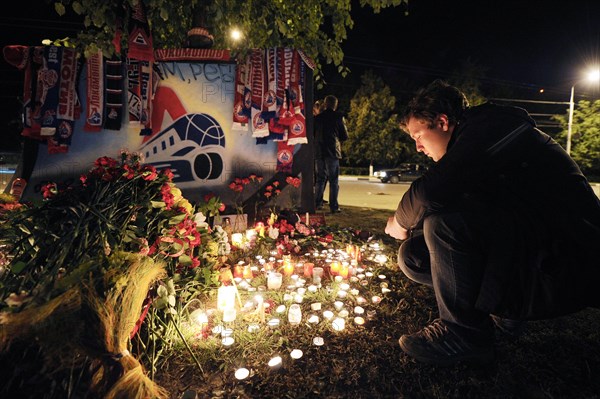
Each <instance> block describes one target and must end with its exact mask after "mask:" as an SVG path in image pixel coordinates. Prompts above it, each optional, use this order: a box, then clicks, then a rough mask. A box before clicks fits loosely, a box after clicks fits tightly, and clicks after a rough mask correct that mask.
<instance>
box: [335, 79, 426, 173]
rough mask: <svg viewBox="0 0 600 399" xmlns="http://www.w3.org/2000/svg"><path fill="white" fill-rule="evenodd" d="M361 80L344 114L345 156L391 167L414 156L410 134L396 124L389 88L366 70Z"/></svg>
mask: <svg viewBox="0 0 600 399" xmlns="http://www.w3.org/2000/svg"><path fill="white" fill-rule="evenodd" d="M361 81H362V86H361V87H360V88H359V89H358V90H357V92H356V94H355V95H354V97H353V98H352V100H351V101H350V111H349V112H348V117H347V127H348V136H349V138H348V140H347V141H346V142H345V143H344V156H345V158H346V159H347V161H348V163H350V164H362V165H365V164H377V165H385V166H388V165H390V166H391V165H395V164H397V163H400V162H407V161H409V160H411V159H413V158H414V156H415V154H416V153H415V151H414V149H413V145H412V143H411V140H410V137H408V135H406V134H405V133H403V132H402V130H401V129H400V127H399V117H398V115H397V114H396V113H394V111H395V108H396V98H395V97H394V96H393V95H392V93H391V90H390V88H389V87H388V86H387V85H385V83H384V82H383V79H382V78H381V77H379V76H377V75H375V74H374V73H373V72H372V71H367V72H365V74H364V75H363V76H362V77H361Z"/></svg>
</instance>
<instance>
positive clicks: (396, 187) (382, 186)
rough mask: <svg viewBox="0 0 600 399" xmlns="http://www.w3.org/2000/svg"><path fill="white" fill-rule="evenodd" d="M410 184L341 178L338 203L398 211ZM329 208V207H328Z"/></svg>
mask: <svg viewBox="0 0 600 399" xmlns="http://www.w3.org/2000/svg"><path fill="white" fill-rule="evenodd" d="M408 187H410V183H399V184H390V183H381V182H380V181H379V180H376V181H375V179H371V180H367V179H365V180H358V179H357V178H351V177H345V176H340V193H339V195H338V202H339V203H340V208H343V207H344V206H359V207H365V208H374V209H389V210H391V211H394V210H396V207H397V206H398V202H399V201H400V199H401V198H402V195H403V194H404V193H405V192H406V190H408ZM324 197H325V200H327V199H328V198H329V184H328V185H327V187H326V188H325V195H324ZM326 206H327V205H326Z"/></svg>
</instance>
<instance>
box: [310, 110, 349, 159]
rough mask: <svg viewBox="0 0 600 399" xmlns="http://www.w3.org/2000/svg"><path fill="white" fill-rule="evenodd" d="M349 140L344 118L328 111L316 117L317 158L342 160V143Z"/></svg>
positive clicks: (332, 111) (337, 113)
mask: <svg viewBox="0 0 600 399" xmlns="http://www.w3.org/2000/svg"><path fill="white" fill-rule="evenodd" d="M346 140H348V131H347V130H346V124H345V123H344V117H343V116H342V114H340V113H339V112H337V111H334V110H332V109H326V110H324V111H323V112H321V113H320V114H319V115H317V116H316V117H315V158H317V159H325V158H337V159H341V158H342V148H341V145H340V143H341V142H343V141H346Z"/></svg>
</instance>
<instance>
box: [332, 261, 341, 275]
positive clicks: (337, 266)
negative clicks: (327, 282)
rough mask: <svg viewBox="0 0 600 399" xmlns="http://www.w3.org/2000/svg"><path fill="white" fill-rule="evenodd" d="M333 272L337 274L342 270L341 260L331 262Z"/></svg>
mask: <svg viewBox="0 0 600 399" xmlns="http://www.w3.org/2000/svg"><path fill="white" fill-rule="evenodd" d="M330 268H331V274H332V275H336V274H338V273H339V272H340V262H338V261H333V262H331V266H330Z"/></svg>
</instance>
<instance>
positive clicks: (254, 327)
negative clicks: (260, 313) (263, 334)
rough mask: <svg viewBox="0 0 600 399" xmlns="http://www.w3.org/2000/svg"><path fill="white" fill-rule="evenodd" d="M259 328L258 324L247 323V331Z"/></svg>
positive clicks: (255, 330) (254, 330)
mask: <svg viewBox="0 0 600 399" xmlns="http://www.w3.org/2000/svg"><path fill="white" fill-rule="evenodd" d="M259 329H260V326H259V325H258V324H249V325H248V332H249V333H254V332H257V331H258V330H259Z"/></svg>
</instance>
